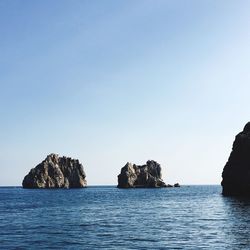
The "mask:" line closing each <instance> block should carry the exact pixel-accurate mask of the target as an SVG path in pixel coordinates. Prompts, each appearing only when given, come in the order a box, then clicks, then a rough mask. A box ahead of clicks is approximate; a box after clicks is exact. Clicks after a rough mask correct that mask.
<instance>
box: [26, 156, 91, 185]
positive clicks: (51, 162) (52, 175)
mask: <svg viewBox="0 0 250 250" xmlns="http://www.w3.org/2000/svg"><path fill="white" fill-rule="evenodd" d="M85 178H86V174H85V172H84V169H83V166H82V164H81V163H80V162H79V160H77V159H71V158H69V157H65V156H63V157H59V156H58V155H57V154H50V155H48V156H47V157H46V159H45V160H44V161H43V162H41V163H40V164H38V165H37V166H36V167H35V168H32V169H31V170H30V172H29V174H27V175H26V176H25V177H24V179H23V183H22V185H23V188H82V187H86V185H87V181H86V180H85Z"/></svg>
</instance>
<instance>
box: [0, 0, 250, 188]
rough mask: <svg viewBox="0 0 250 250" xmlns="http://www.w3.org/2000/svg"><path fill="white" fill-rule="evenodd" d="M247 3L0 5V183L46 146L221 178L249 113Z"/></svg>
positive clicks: (95, 168)
mask: <svg viewBox="0 0 250 250" xmlns="http://www.w3.org/2000/svg"><path fill="white" fill-rule="evenodd" d="M249 9H250V2H249V1H243V0H242V1H232V0H229V1H225V0H224V1H215V0H212V1H206V0H205V1H196V0H190V1H173V0H168V1H165V0H158V1H152V0H138V1H132V0H127V1H115V0H109V1H87V0H85V1H82V0H75V1H73V2H72V1H66V0H60V1H59V0H55V1H48V0H43V1H39V0H38V1H31V0H27V1H20V0H12V1H1V2H0V30H1V34H2V35H1V39H0V54H1V57H0V66H1V67H0V84H1V93H0V114H1V123H0V136H1V137H0V171H1V176H0V186H20V185H21V184H22V180H23V177H24V176H25V175H26V174H27V173H28V172H29V170H30V169H31V168H33V167H35V166H36V165H37V164H39V163H40V162H41V161H43V160H44V159H45V157H46V156H47V155H48V154H50V153H57V154H59V155H60V156H63V155H65V156H68V157H72V158H77V159H79V160H80V162H81V163H82V164H83V166H84V169H85V172H86V174H87V178H86V179H87V182H88V185H97V184H98V185H116V184H117V175H118V174H119V172H120V169H121V168H122V167H123V166H124V165H125V164H126V162H132V163H135V164H138V165H141V164H144V163H145V162H146V161H147V160H149V159H151V160H155V161H157V162H158V163H160V164H161V166H162V169H163V179H164V181H165V182H166V183H170V184H173V183H176V182H179V183H180V184H181V185H182V184H186V183H188V185H191V184H218V185H219V184H220V182H221V173H222V170H223V167H224V165H225V164H226V162H227V160H228V157H229V154H230V152H231V148H232V144H233V141H234V137H235V135H236V134H238V133H239V132H240V131H242V129H243V127H244V125H245V124H246V123H247V122H248V121H249V112H248V110H247V107H248V104H249V93H250V84H249V80H250V72H249V66H250V47H249V44H250V16H249Z"/></svg>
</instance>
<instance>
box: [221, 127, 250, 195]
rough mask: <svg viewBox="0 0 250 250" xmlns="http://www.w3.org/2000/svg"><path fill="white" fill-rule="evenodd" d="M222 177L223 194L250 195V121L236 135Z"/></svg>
mask: <svg viewBox="0 0 250 250" xmlns="http://www.w3.org/2000/svg"><path fill="white" fill-rule="evenodd" d="M222 178H223V180H222V182H221V185H222V188H223V190H222V194H223V195H247V196H250V122H249V123H247V124H246V126H245V127H244V129H243V131H242V132H241V133H239V134H238V135H237V136H236V137H235V141H234V143H233V150H232V152H231V154H230V156H229V159H228V162H227V163H226V165H225V167H224V169H223V173H222Z"/></svg>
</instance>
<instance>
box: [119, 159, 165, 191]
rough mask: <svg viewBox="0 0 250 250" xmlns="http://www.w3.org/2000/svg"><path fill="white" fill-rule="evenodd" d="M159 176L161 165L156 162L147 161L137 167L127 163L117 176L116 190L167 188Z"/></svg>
mask: <svg viewBox="0 0 250 250" xmlns="http://www.w3.org/2000/svg"><path fill="white" fill-rule="evenodd" d="M167 186H168V185H166V184H165V183H164V182H163V180H162V175H161V165H160V164H159V163H157V162H156V161H147V163H146V165H142V166H138V165H135V164H131V163H129V162H128V163H127V164H126V165H125V166H124V167H123V168H122V169H121V173H120V174H119V175H118V186H117V187H118V188H140V187H142V188H158V187H167Z"/></svg>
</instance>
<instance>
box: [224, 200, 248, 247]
mask: <svg viewBox="0 0 250 250" xmlns="http://www.w3.org/2000/svg"><path fill="white" fill-rule="evenodd" d="M222 200H223V204H224V206H223V208H224V211H225V216H226V220H225V224H224V227H223V231H224V234H225V237H227V238H229V239H231V244H232V246H235V247H237V249H250V237H249V233H250V197H222ZM235 249H236V248H235Z"/></svg>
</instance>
